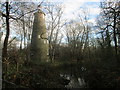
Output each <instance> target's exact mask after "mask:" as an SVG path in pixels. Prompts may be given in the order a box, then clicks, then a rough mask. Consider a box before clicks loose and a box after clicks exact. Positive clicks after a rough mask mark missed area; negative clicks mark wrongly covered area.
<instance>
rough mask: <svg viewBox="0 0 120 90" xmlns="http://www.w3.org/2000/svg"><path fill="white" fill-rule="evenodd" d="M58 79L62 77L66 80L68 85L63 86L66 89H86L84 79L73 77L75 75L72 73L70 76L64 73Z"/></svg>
mask: <svg viewBox="0 0 120 90" xmlns="http://www.w3.org/2000/svg"><path fill="white" fill-rule="evenodd" d="M81 69H82V68H81ZM60 77H62V78H64V79H67V80H68V81H69V83H68V84H67V85H65V87H66V88H67V89H70V88H86V86H87V84H86V82H85V80H84V78H82V77H77V76H76V75H75V73H73V72H72V73H71V74H70V73H68V72H67V71H66V73H61V74H60Z"/></svg>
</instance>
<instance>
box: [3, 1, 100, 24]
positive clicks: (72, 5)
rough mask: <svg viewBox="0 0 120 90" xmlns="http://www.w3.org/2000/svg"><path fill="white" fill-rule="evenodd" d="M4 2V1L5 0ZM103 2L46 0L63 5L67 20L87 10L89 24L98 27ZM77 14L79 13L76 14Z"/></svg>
mask: <svg viewBox="0 0 120 90" xmlns="http://www.w3.org/2000/svg"><path fill="white" fill-rule="evenodd" d="M3 1H4V0H3ZM13 1H21V2H24V1H27V2H32V1H34V2H41V1H43V0H13ZM100 1H101V0H44V2H53V3H62V5H63V7H64V8H63V11H64V15H63V17H64V18H65V19H67V20H71V19H75V17H76V16H77V15H78V14H81V13H82V12H81V8H82V9H83V10H85V9H87V10H88V12H89V15H88V16H89V20H88V21H89V22H91V23H93V25H96V18H97V15H99V13H100V8H99V4H100ZM76 12H77V13H76Z"/></svg>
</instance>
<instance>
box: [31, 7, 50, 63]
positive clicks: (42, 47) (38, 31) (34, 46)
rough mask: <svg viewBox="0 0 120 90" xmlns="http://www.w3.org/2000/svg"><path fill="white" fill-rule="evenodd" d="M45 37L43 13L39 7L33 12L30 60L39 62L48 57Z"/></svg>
mask: <svg viewBox="0 0 120 90" xmlns="http://www.w3.org/2000/svg"><path fill="white" fill-rule="evenodd" d="M46 38H47V36H46V25H45V14H44V12H43V11H42V10H41V9H39V10H38V11H37V12H36V13H35V14H34V23H33V32H32V38H31V54H30V56H31V60H32V61H34V62H36V63H39V62H41V61H46V60H47V59H48V57H47V54H48V43H47V39H46Z"/></svg>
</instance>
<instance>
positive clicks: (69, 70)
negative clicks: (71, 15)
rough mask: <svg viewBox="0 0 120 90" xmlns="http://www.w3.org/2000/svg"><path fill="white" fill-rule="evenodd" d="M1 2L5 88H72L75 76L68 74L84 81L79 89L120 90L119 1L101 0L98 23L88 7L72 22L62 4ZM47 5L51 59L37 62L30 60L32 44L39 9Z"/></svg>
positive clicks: (46, 20) (3, 79)
mask: <svg viewBox="0 0 120 90" xmlns="http://www.w3.org/2000/svg"><path fill="white" fill-rule="evenodd" d="M0 5H1V8H0V18H1V27H0V32H1V33H3V36H5V38H4V39H1V46H3V48H2V70H3V71H2V85H3V88H32V89H35V88H67V87H66V85H68V84H69V83H70V82H71V79H67V78H66V77H67V76H66V75H70V77H71V78H72V77H73V76H74V78H78V77H80V78H81V79H84V84H83V85H81V86H80V87H79V88H120V1H119V0H116V1H114V2H110V1H109V0H108V1H104V2H100V8H101V12H100V14H99V16H98V17H97V20H96V22H97V25H96V26H93V24H92V23H90V22H88V17H89V11H88V10H87V9H86V10H83V9H82V8H80V9H79V10H80V11H81V12H82V13H79V12H76V14H77V15H76V19H73V20H66V19H65V18H63V17H64V6H63V5H61V4H60V3H54V2H44V1H43V2H39V3H34V2H2V3H0ZM41 6H42V7H41ZM41 8H42V11H43V12H44V13H45V14H46V15H45V24H46V33H47V38H46V39H47V40H48V47H49V50H48V60H45V61H41V60H40V62H39V63H37V62H36V61H35V60H32V59H31V58H30V50H31V49H30V47H31V39H32V30H33V22H34V13H35V12H37V11H38V9H41ZM61 74H62V75H61ZM71 85H72V84H71ZM71 87H72V88H78V87H75V86H74V85H73V86H71Z"/></svg>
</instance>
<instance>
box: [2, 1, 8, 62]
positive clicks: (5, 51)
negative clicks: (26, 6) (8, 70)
mask: <svg viewBox="0 0 120 90" xmlns="http://www.w3.org/2000/svg"><path fill="white" fill-rule="evenodd" d="M9 34H10V28H9V2H8V1H7V2H6V36H5V40H4V43H3V52H2V57H3V58H2V59H3V61H4V59H5V58H6V57H7V45H8V39H9Z"/></svg>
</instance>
